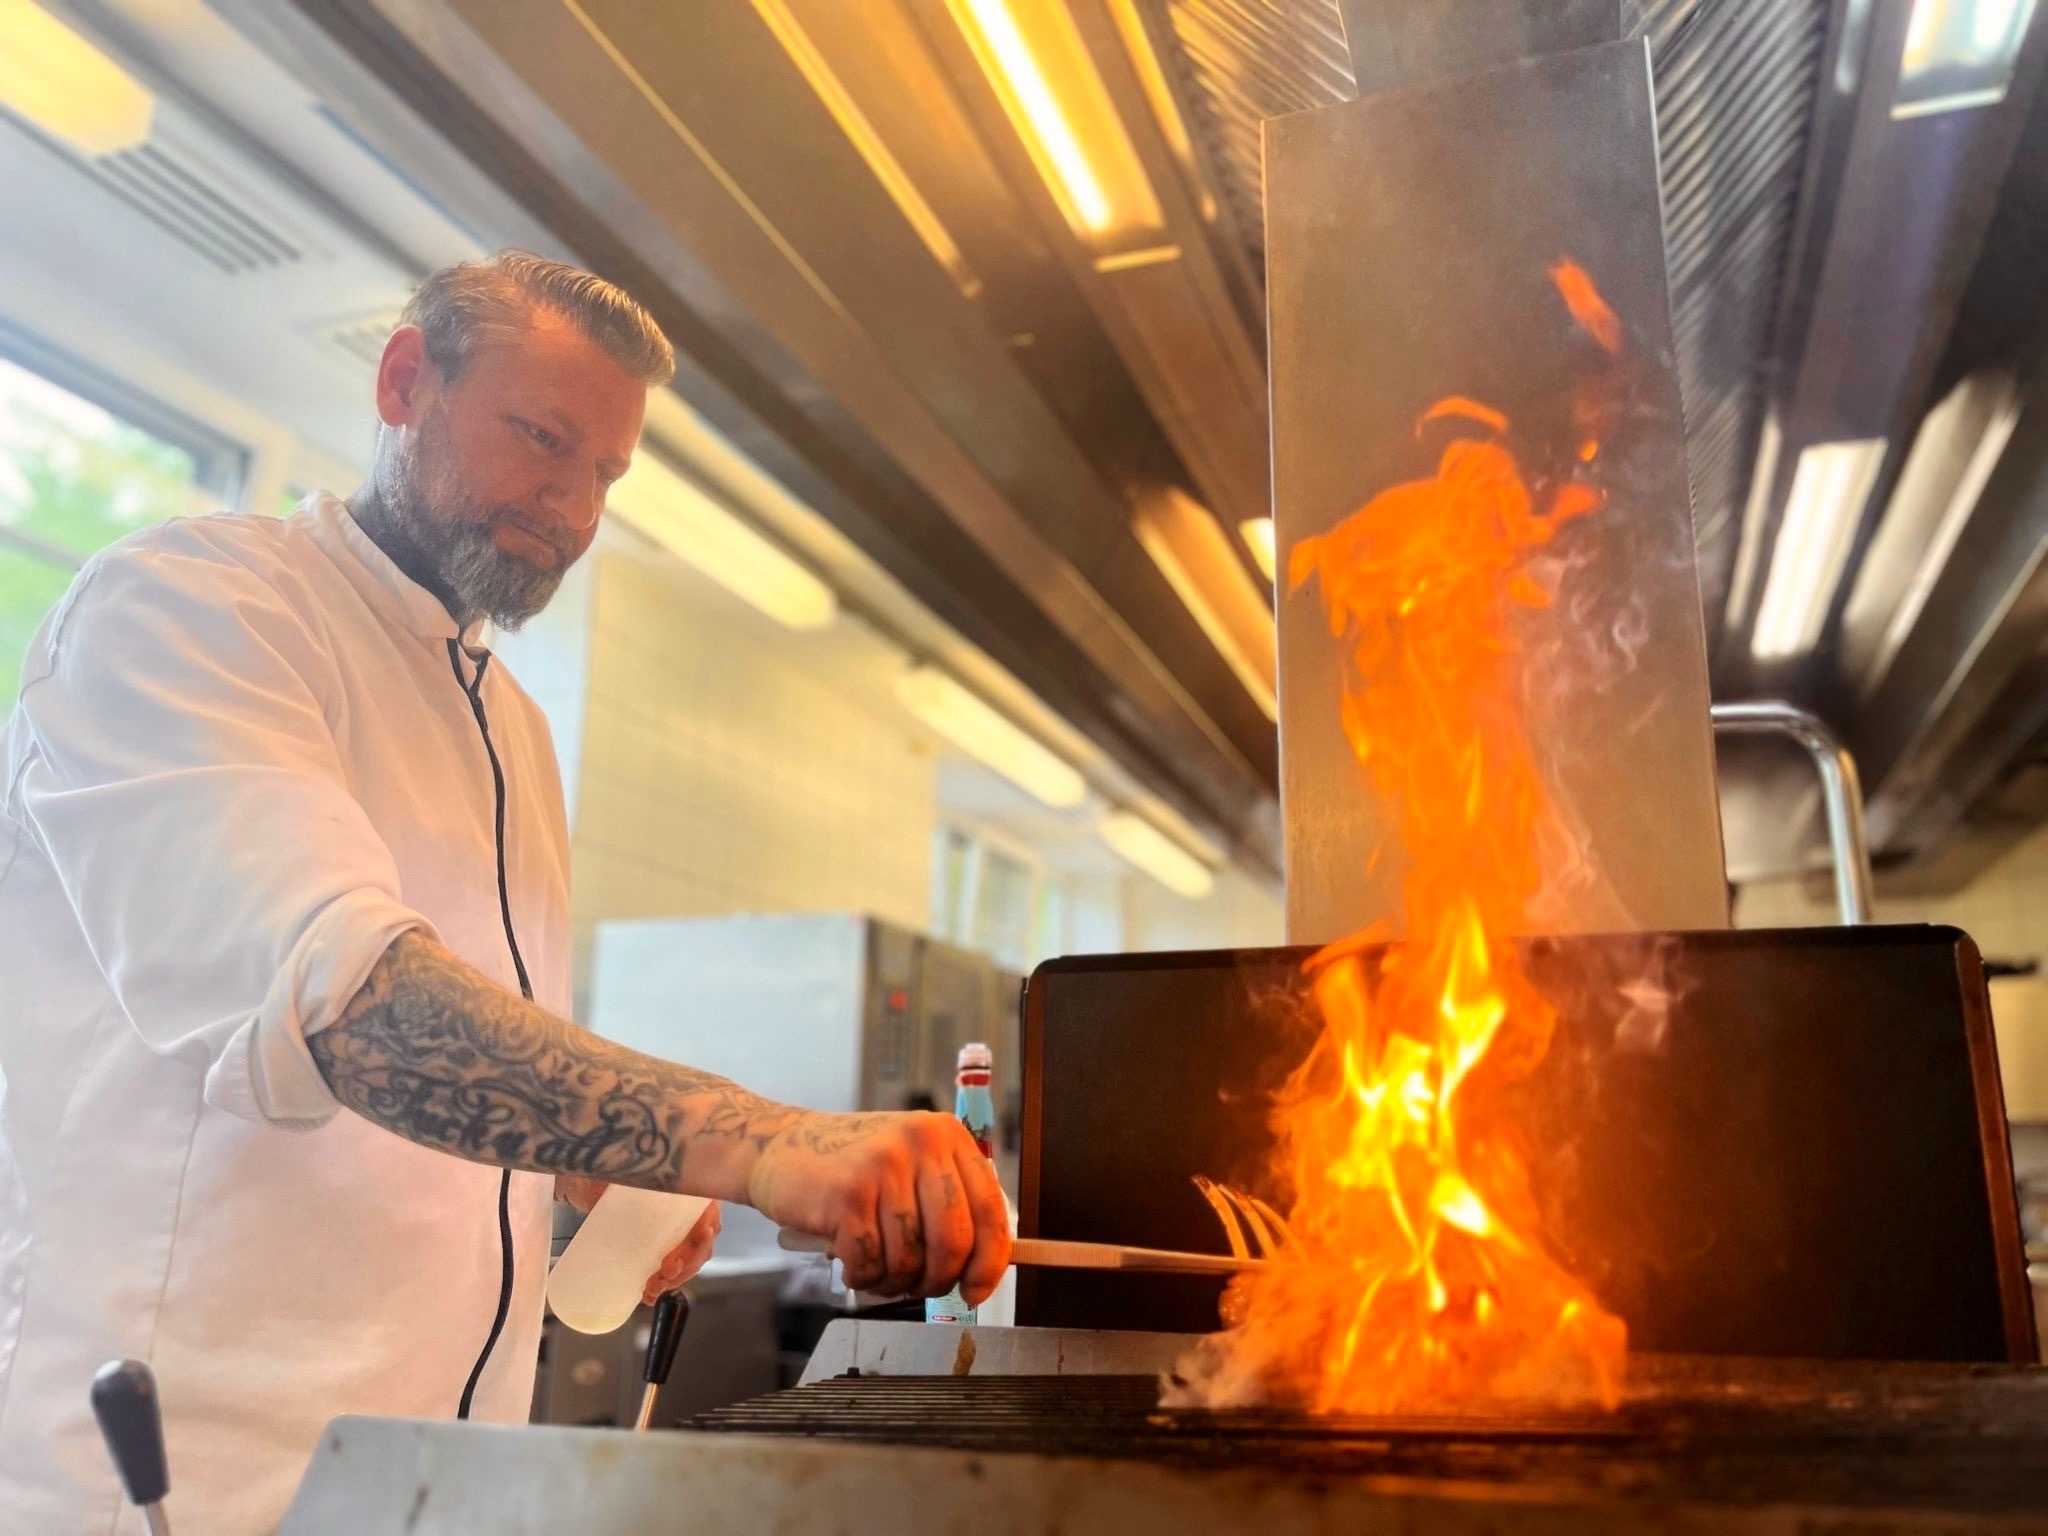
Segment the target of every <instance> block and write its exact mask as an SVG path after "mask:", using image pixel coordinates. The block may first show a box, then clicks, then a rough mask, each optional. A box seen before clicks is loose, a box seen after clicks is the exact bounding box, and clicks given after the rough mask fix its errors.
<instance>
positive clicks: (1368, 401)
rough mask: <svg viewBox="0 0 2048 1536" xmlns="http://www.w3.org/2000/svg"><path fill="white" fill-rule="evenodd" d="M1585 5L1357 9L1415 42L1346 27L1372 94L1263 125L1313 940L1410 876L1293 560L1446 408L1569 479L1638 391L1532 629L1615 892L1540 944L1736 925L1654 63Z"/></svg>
mask: <svg viewBox="0 0 2048 1536" xmlns="http://www.w3.org/2000/svg"><path fill="white" fill-rule="evenodd" d="M1577 9H1579V10H1582V11H1588V12H1600V13H1601V15H1600V18H1599V23H1598V25H1597V26H1582V25H1574V26H1571V27H1567V28H1563V29H1561V30H1557V29H1553V28H1551V27H1549V26H1544V27H1541V28H1538V29H1537V30H1536V31H1534V32H1529V33H1520V32H1519V31H1518V29H1517V27H1516V26H1515V25H1513V23H1512V22H1511V21H1510V20H1509V19H1508V18H1507V17H1506V16H1504V15H1501V14H1500V13H1503V12H1506V11H1513V12H1514V13H1516V15H1517V16H1520V17H1523V18H1524V19H1527V18H1533V17H1536V16H1538V15H1541V16H1543V17H1545V18H1548V19H1551V20H1554V19H1556V18H1557V17H1558V16H1560V15H1562V14H1563V13H1564V10H1565V8H1564V7H1562V6H1560V5H1558V4H1556V3H1554V0H1544V3H1521V4H1515V5H1512V6H1506V5H1500V4H1492V3H1488V4H1486V5H1485V6H1484V7H1483V8H1482V7H1481V6H1479V5H1476V4H1474V3H1472V0H1460V3H1458V4H1445V3H1438V0H1429V3H1423V0H1401V3H1398V4H1395V3H1390V0H1379V3H1373V0H1360V4H1359V5H1357V6H1356V7H1353V8H1352V10H1353V11H1354V12H1355V13H1357V14H1358V15H1359V17H1360V21H1361V23H1363V21H1364V19H1365V16H1366V14H1367V13H1371V14H1372V16H1373V17H1374V20H1375V21H1376V22H1379V23H1385V24H1387V25H1392V21H1391V18H1393V17H1395V16H1396V15H1398V16H1399V17H1400V25H1399V27H1398V29H1397V32H1396V34H1393V35H1398V37H1399V39H1400V40H1399V41H1398V42H1394V41H1391V40H1390V35H1389V34H1387V33H1383V32H1382V31H1381V30H1380V28H1379V26H1378V25H1374V26H1372V27H1370V28H1369V29H1368V31H1367V32H1366V33H1365V34H1364V36H1363V38H1362V39H1361V38H1360V37H1358V36H1353V37H1352V39H1351V41H1352V43H1353V45H1354V53H1355V56H1356V57H1357V58H1358V60H1359V61H1360V72H1359V77H1358V78H1359V81H1360V85H1361V89H1362V90H1364V91H1365V92H1366V94H1362V95H1361V96H1360V98H1359V99H1358V100H1356V101H1351V102H1345V103H1342V104H1339V105H1335V106H1330V107H1325V108H1322V109H1320V110H1317V111H1312V112H1295V113H1291V114H1288V115H1285V116H1280V117H1275V118H1273V119H1271V120H1270V121H1268V122H1267V123H1266V124H1265V126H1264V165H1265V194H1266V196H1265V223H1264V229H1265V236H1266V242H1265V253H1266V292H1267V340H1268V351H1269V355H1270V372H1271V381H1270V382H1271V401H1272V422H1273V514H1274V522H1275V535H1276V539H1277V542H1278V546H1279V561H1280V569H1281V571H1282V573H1283V576H1282V581H1281V584H1280V600H1279V604H1278V625H1279V668H1280V690H1279V692H1280V743H1281V750H1280V771H1281V786H1280V789H1281V817H1282V821H1283V824H1284V831H1285V834H1286V851H1287V936H1288V939H1289V940H1290V941H1291V942H1293V943H1297V944H1322V943H1328V942H1330V941H1333V940H1336V939H1340V938H1343V937H1345V936H1346V935H1348V934H1351V933H1355V932H1357V931H1359V930H1360V929H1362V928H1364V927H1366V926H1367V925H1368V924H1370V923H1372V922H1375V921H1388V922H1393V923H1396V924H1398V922H1399V920H1400V915H1401V914H1400V901H1399V891H1400V882H1401V878H1402V873H1403V866H1404V860H1402V859H1401V858H1400V857H1398V856H1394V855H1390V856H1388V857H1384V858H1382V857H1380V856H1379V854H1380V850H1381V844H1382V843H1383V841H1384V840H1385V836H1386V831H1387V828H1388V826H1389V825H1390V818H1389V812H1388V808H1387V807H1386V806H1385V805H1384V804H1382V803H1381V802H1380V800H1379V798H1378V796H1377V794H1376V793H1375V791H1374V790H1373V789H1372V787H1371V785H1370V784H1369V783H1368V782H1367V780H1366V778H1365V776H1364V775H1362V774H1361V773H1360V772H1359V768H1358V763H1357V760H1356V758H1355V757H1354V755H1353V753H1352V749H1351V746H1350V743H1349V742H1348V741H1346V740H1345V737H1344V732H1343V729H1342V724H1341V715H1340V711H1339V705H1338V698H1339V692H1340V683H1339V674H1340V656H1341V648H1340V647H1337V646H1334V645H1332V644H1331V641H1330V627H1329V621H1328V619H1327V618H1326V617H1325V615H1324V613H1323V611H1322V608H1321V605H1320V604H1318V603H1317V602H1316V601H1314V600H1313V598H1312V597H1311V596H1308V595H1305V594H1294V595H1289V593H1288V583H1287V581H1286V578H1285V574H1284V573H1285V572H1286V570H1287V566H1288V562H1289V558H1290V554H1291V552H1292V550H1293V549H1294V547H1295V546H1296V545H1297V544H1299V543H1300V542H1301V541H1302V540H1303V539H1304V538H1308V537H1311V536H1315V535H1319V534H1323V533H1326V532H1328V531H1329V530H1330V529H1331V528H1332V527H1333V526H1334V525H1336V524H1337V523H1338V522H1339V521H1340V520H1341V519H1343V518H1344V517H1346V516H1347V515H1348V514H1350V513H1351V512H1352V511H1353V510H1355V509H1356V508H1357V507H1358V506H1359V505H1360V504H1361V503H1363V502H1364V501H1365V500H1366V499H1367V498H1368V497H1369V496H1371V495H1372V494H1373V493H1375V492H1378V491H1380V490H1383V489H1385V488H1387V487H1389V486H1393V485H1397V484H1399V483H1401V482H1403V481H1408V480H1413V479H1415V478H1417V477H1426V476H1428V475H1429V474H1430V473H1431V472H1432V471H1433V470H1434V468H1435V467H1436V458H1435V456H1436V454H1438V453H1440V452H1441V451H1442V447H1443V442H1444V439H1443V437H1442V436H1441V434H1440V433H1438V432H1436V431H1434V430H1432V431H1426V432H1424V433H1422V434H1420V435H1418V433H1417V431H1416V428H1415V424H1416V422H1417V420H1418V419H1419V418H1420V417H1421V415H1422V413H1423V412H1424V411H1425V410H1427V409H1428V408H1429V407H1431V406H1432V405H1434V404H1435V403H1436V402H1437V401H1439V400H1442V399H1444V398H1446V397H1450V396H1463V397H1468V398H1470V399H1472V400H1477V401H1480V402H1482V403H1483V404H1485V405H1486V406H1488V407H1490V408H1492V409H1494V410H1497V411H1499V412H1502V413H1504V414H1505V416H1506V417H1507V419H1508V423H1509V441H1510V442H1511V443H1512V444H1513V446H1514V448H1515V451H1516V454H1517V457H1518V458H1519V459H1520V460H1521V462H1522V465H1523V467H1524V469H1525V470H1526V471H1527V472H1529V473H1530V474H1532V475H1535V476H1538V477H1539V478H1543V477H1554V476H1558V475H1562V474H1566V473H1569V467H1570V466H1572V465H1573V464H1574V462H1575V461H1574V459H1573V453H1574V450H1576V449H1578V448H1579V446H1580V443H1581V441H1582V436H1581V432H1580V428H1579V423H1578V421H1577V419H1576V418H1577V407H1578V405H1579V404H1580V403H1581V401H1582V400H1584V399H1588V398H1591V397H1590V396H1588V395H1586V394H1585V393H1584V391H1585V390H1587V389H1595V390H1599V391H1604V392H1606V393H1604V394H1602V395H1601V396H1600V398H1601V399H1603V400H1604V399H1607V398H1608V396H1609V395H1611V396H1613V397H1615V398H1618V399H1621V400H1625V401H1626V409H1625V410H1612V411H1607V412H1604V414H1605V415H1606V416H1607V417H1608V418H1609V420H1608V424H1607V425H1606V426H1605V427H1604V428H1603V430H1602V431H1601V432H1600V442H1599V446H1598V458H1597V462H1596V464H1595V466H1594V470H1593V472H1592V475H1591V478H1592V479H1593V480H1594V481H1595V482H1596V483H1597V484H1598V485H1599V486H1600V487H1601V488H1602V489H1603V490H1604V491H1605V493H1606V496H1607V504H1606V507H1605V509H1604V510H1603V511H1602V512H1600V513H1599V514H1597V515H1595V516H1592V517H1587V518H1583V519H1579V520H1577V521H1575V522H1574V523H1573V524H1571V525H1570V526H1568V527H1567V528H1565V529H1563V530H1561V531H1560V532H1559V534H1558V536H1557V539H1556V541H1555V543H1554V544H1553V545H1552V546H1551V548H1550V552H1549V553H1550V558H1552V559H1554V560H1556V561H1557V562H1559V563H1560V564H1562V565H1564V566H1566V567H1567V568H1569V570H1570V571H1571V581H1570V592H1569V593H1568V594H1567V595H1566V596H1565V597H1564V598H1563V599H1562V600H1561V601H1559V602H1558V603H1557V604H1556V605H1554V606H1553V607H1551V608H1548V609H1546V610H1544V611H1542V612H1540V613H1535V612H1532V613H1530V614H1527V615H1525V616H1524V617H1523V618H1522V619H1521V620H1520V621H1519V622H1518V630H1517V633H1518V636H1519V640H1520V645H1521V649H1522V651H1523V653H1524V654H1525V655H1527V656H1529V657H1530V658H1532V670H1533V671H1534V672H1535V673H1536V675H1538V676H1540V677H1541V678H1542V679H1543V686H1542V687H1541V688H1539V689H1535V690H1532V691H1531V695H1530V697H1529V698H1528V700H1527V703H1526V711H1527V726H1528V732H1529V736H1530V739H1531V741H1532V742H1533V743H1534V744H1535V746H1536V748H1537V753H1538V756H1539V759H1540V761H1541V763H1542V766H1543V769H1544V773H1545V776H1546V779H1547V780H1548V783H1549V788H1550V791H1551V793H1552V795H1553V797H1554V798H1555V799H1557V800H1558V801H1560V802H1561V803H1562V804H1563V805H1564V806H1566V807H1568V808H1569V811H1570V813H1571V815H1572V817H1573V825H1574V829H1575V831H1576V832H1577V834H1578V835H1579V837H1580V839H1581V842H1582V851H1583V852H1584V854H1585V859H1586V862H1585V865H1584V866H1581V867H1582V868H1589V869H1590V870H1591V871H1592V872H1593V874H1594V876H1595V878H1592V879H1586V880H1573V881H1564V880H1558V881H1554V882H1553V884H1552V887H1551V888H1550V889H1548V890H1546V891H1545V892H1543V893H1542V896H1541V899H1540V900H1539V901H1538V902H1537V903H1536V904H1535V910H1534V912H1533V913H1532V916H1533V919H1534V921H1533V922H1532V924H1531V926H1530V928H1529V929H1528V930H1526V931H1530V932H1538V933H1600V932H1608V931H1613V930H1616V929H1621V928H1647V929H1701V928H1718V927H1724V926H1726V924H1727V922H1728V899H1727V882H1726V867H1725V864H1724V862H1723V858H1722V847H1721V835H1720V817H1719V801H1718V797H1717V794H1716V788H1715V779H1714V740H1713V733H1712V730H1711V728H1710V726H1709V723H1708V713H1707V710H1708V679H1707V652H1706V629H1705V625H1704V622H1703V620H1702V617H1701V606H1700V590H1699V581H1698V575H1697V568H1696V549H1695V543H1694V537H1693V523H1692V505H1691V498H1690V494H1689V485H1688V480H1687V471H1686V446H1687V445H1686V441H1685V433H1684V423H1683V421H1682V419H1681V409H1680V399H1679V389H1678V379H1677V373H1676V367H1675V363H1674V352H1673V348H1672V342H1671V318H1670V297H1669V291H1668V284H1667V280H1666V276H1665V267H1664V230H1663V222H1662V217H1661V204H1660V197H1661V192H1660V182H1659V177H1658V165H1657V133H1656V121H1655V103H1654V101H1653V97H1652V90H1651V79H1650V69H1649V60H1648V57H1647V54H1646V51H1645V45H1644V43H1643V41H1642V40H1641V39H1634V40H1630V41H1617V40H1616V39H1617V37H1618V34H1619V31H1620V15H1621V12H1622V11H1625V10H1626V9H1627V7H1617V6H1616V5H1614V4H1612V3H1609V4H1606V5H1605V6H1601V5H1599V4H1597V3H1596V4H1594V5H1592V6H1590V7H1578V8H1577ZM1475 15H1480V16H1484V17H1485V18H1486V19H1485V20H1481V21H1477V22H1476V24H1474V21H1475ZM1596 35H1598V36H1604V38H1605V39H1606V41H1603V42H1601V43H1599V44H1598V45H1597V46H1590V47H1577V48H1574V49H1573V51H1569V52H1563V51H1560V52H1556V53H1553V54H1552V55H1551V56H1549V57H1545V58H1525V59H1521V60H1518V61H1516V62H1513V63H1508V64H1506V65H1505V67H1502V68H1486V69H1485V71H1484V73H1476V74H1475V73H1469V72H1467V73H1460V72H1461V71H1472V70H1475V69H1480V68H1483V67H1484V66H1486V65H1488V64H1498V63H1504V62H1505V60H1504V55H1507V54H1511V53H1513V52H1515V51H1517V50H1518V49H1521V48H1528V49H1530V50H1531V51H1534V50H1535V49H1537V48H1539V47H1540V48H1553V47H1556V48H1562V47H1563V46H1564V45H1565V44H1566V43H1567V42H1570V43H1577V42H1582V41H1584V40H1585V39H1586V38H1588V37H1591V36H1596ZM1481 41H1483V42H1484V43H1485V44H1487V45H1489V46H1480V43H1481ZM1452 75H1456V76H1457V78H1445V77H1446V76H1452ZM1381 87H1386V88H1381ZM1393 87H1398V88H1393ZM1561 257H1569V258H1571V259H1572V260H1573V261H1574V262H1576V263H1577V264H1578V265H1579V266H1580V267H1581V268H1583V269H1584V270H1585V271H1586V272H1587V273H1589V274H1591V277H1592V279H1593V281H1594V282H1595V284H1596V285H1597V286H1598V288H1599V290H1600V292H1601V294H1602V296H1603V297H1604V298H1605V300H1606V302H1607V303H1608V304H1609V305H1610V306H1611V307H1612V309H1613V311H1614V313H1615V314H1616V315H1617V316H1618V317H1619V319H1620V322H1621V329H1622V336H1621V346H1620V351H1619V353H1618V354H1617V355H1616V356H1614V357H1612V358H1609V357H1607V356H1606V354H1604V353H1603V352H1602V351H1601V349H1600V348H1599V347H1598V346H1596V345H1595V344H1594V343H1592V342H1591V341H1589V340H1587V339H1586V338H1584V337H1583V336H1580V335H1578V334H1576V333H1575V331H1574V328H1573V325H1572V322H1571V319H1570V317H1569V316H1568V315H1567V314H1566V313H1565V310H1564V307H1563V306H1562V305H1561V304H1560V303H1559V302H1558V296H1557V293H1556V291H1555V289H1554V288H1553V286H1552V282H1551V278H1550V275H1549V271H1550V268H1551V266H1552V265H1553V264H1554V263H1556V262H1557V261H1558V260H1559V258H1561Z"/></svg>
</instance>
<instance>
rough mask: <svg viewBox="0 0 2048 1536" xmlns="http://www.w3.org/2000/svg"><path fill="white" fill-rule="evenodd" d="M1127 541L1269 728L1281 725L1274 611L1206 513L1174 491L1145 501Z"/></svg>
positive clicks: (1147, 497) (1219, 525) (1220, 525)
mask: <svg viewBox="0 0 2048 1536" xmlns="http://www.w3.org/2000/svg"><path fill="white" fill-rule="evenodd" d="M1131 533H1132V535H1133V536H1134V537H1135V538H1136V539H1137V541H1138V544H1139V546H1140V547H1141V548H1143V550H1144V551H1145V553H1146V554H1148V555H1150V556H1151V557H1152V563H1153V564H1154V565H1156V566H1157V567H1159V574H1160V575H1162V576H1164V577H1165V578H1166V584H1167V585H1168V586H1170V587H1172V588H1173V591H1174V595H1175V596H1176V597H1178V598H1179V599H1180V600H1181V603H1182V605H1183V606H1184V607H1185V608H1186V609H1187V611H1188V612H1189V613H1190V614H1191V615H1193V617H1194V620H1195V622H1196V623H1197V624H1199V625H1201V627H1202V633H1203V634H1205V635H1207V636H1208V637H1209V643H1210V644H1211V645H1213V646H1215V647H1216V653H1217V654H1218V655H1219V656H1221V657H1222V658H1223V660H1224V661H1225V662H1226V663H1227V664H1228V665H1229V667H1230V670H1231V671H1232V672H1233V673H1235V674H1236V676H1237V680H1238V681H1239V682H1240V683H1242V684H1243V685H1244V690H1245V692H1246V693H1249V694H1250V695H1251V696H1252V702H1253V703H1255V704H1257V705H1258V706H1259V708H1260V710H1261V711H1262V712H1263V713H1264V714H1265V716H1266V718H1267V719H1268V720H1278V719H1279V718H1280V701H1279V699H1278V697H1277V696H1276V695H1275V693H1274V691H1273V690H1274V682H1273V678H1274V674H1275V672H1276V671H1277V670H1278V666H1279V661H1278V656H1277V654H1276V648H1277V641H1276V639H1275V637H1274V633H1273V605H1272V604H1271V603H1269V602H1267V601H1266V594H1265V593H1264V592H1263V591H1261V590H1260V588H1259V585H1258V583H1257V582H1255V581H1253V580H1252V579H1251V577H1250V576H1248V575H1247V574H1245V568H1244V562H1243V561H1242V560H1240V559H1239V558H1238V557H1237V551H1236V550H1234V549H1232V548H1231V547H1230V535H1229V534H1227V533H1225V532H1224V531H1223V525H1222V524H1221V523H1219V522H1217V521H1216V519H1215V518H1213V517H1211V516H1210V515H1209V512H1208V509H1207V508H1205V507H1203V506H1202V505H1201V504H1200V503H1198V502H1196V501H1194V500H1193V499H1192V498H1190V497H1188V496H1186V495H1184V494H1183V493H1182V492H1180V491H1178V490H1176V489H1174V488H1173V487H1170V486H1169V487H1166V488H1165V489H1163V490H1161V491H1158V492H1155V493H1153V494H1151V495H1148V496H1146V497H1145V499H1144V501H1143V503H1142V504H1141V506H1140V507H1139V509H1138V513H1137V516H1136V517H1134V518H1133V519H1132V520H1131Z"/></svg>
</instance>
